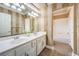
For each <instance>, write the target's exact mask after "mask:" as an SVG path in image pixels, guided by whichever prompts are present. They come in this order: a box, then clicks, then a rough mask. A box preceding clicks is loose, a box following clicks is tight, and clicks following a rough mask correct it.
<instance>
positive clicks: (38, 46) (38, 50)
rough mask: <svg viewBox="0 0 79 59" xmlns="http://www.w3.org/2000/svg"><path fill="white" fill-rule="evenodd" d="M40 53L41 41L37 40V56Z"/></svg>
mask: <svg viewBox="0 0 79 59" xmlns="http://www.w3.org/2000/svg"><path fill="white" fill-rule="evenodd" d="M41 51H42V39H41V38H39V39H37V55H38V54H39V53H40V52H41Z"/></svg>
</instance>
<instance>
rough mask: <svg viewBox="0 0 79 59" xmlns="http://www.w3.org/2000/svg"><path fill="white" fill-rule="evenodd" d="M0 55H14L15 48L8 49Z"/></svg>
mask: <svg viewBox="0 0 79 59" xmlns="http://www.w3.org/2000/svg"><path fill="white" fill-rule="evenodd" d="M0 56H15V50H9V51H7V52H4V53H2V54H0Z"/></svg>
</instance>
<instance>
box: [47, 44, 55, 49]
mask: <svg viewBox="0 0 79 59" xmlns="http://www.w3.org/2000/svg"><path fill="white" fill-rule="evenodd" d="M46 48H48V49H52V50H54V47H52V46H49V45H46Z"/></svg>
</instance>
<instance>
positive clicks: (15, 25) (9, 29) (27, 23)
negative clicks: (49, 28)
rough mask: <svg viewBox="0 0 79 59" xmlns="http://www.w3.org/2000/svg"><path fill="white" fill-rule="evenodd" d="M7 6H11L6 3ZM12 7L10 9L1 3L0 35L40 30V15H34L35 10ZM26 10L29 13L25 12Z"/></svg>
mask: <svg viewBox="0 0 79 59" xmlns="http://www.w3.org/2000/svg"><path fill="white" fill-rule="evenodd" d="M6 5H7V6H10V5H8V4H6ZM11 5H12V8H14V9H12V8H11V6H10V8H11V9H8V8H6V7H7V6H6V7H5V5H4V4H1V3H0V37H4V36H11V35H19V34H26V33H32V32H37V31H39V30H38V28H39V23H38V17H35V16H34V17H33V15H31V12H32V13H33V11H28V10H27V11H25V10H20V9H17V10H18V11H17V10H16V8H15V7H13V4H11ZM23 11H25V12H27V13H28V14H23V13H22V12H23ZM29 13H30V14H29Z"/></svg>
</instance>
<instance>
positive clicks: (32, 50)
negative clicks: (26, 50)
mask: <svg viewBox="0 0 79 59" xmlns="http://www.w3.org/2000/svg"><path fill="white" fill-rule="evenodd" d="M30 55H31V56H36V40H33V41H32V42H31V50H30Z"/></svg>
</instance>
